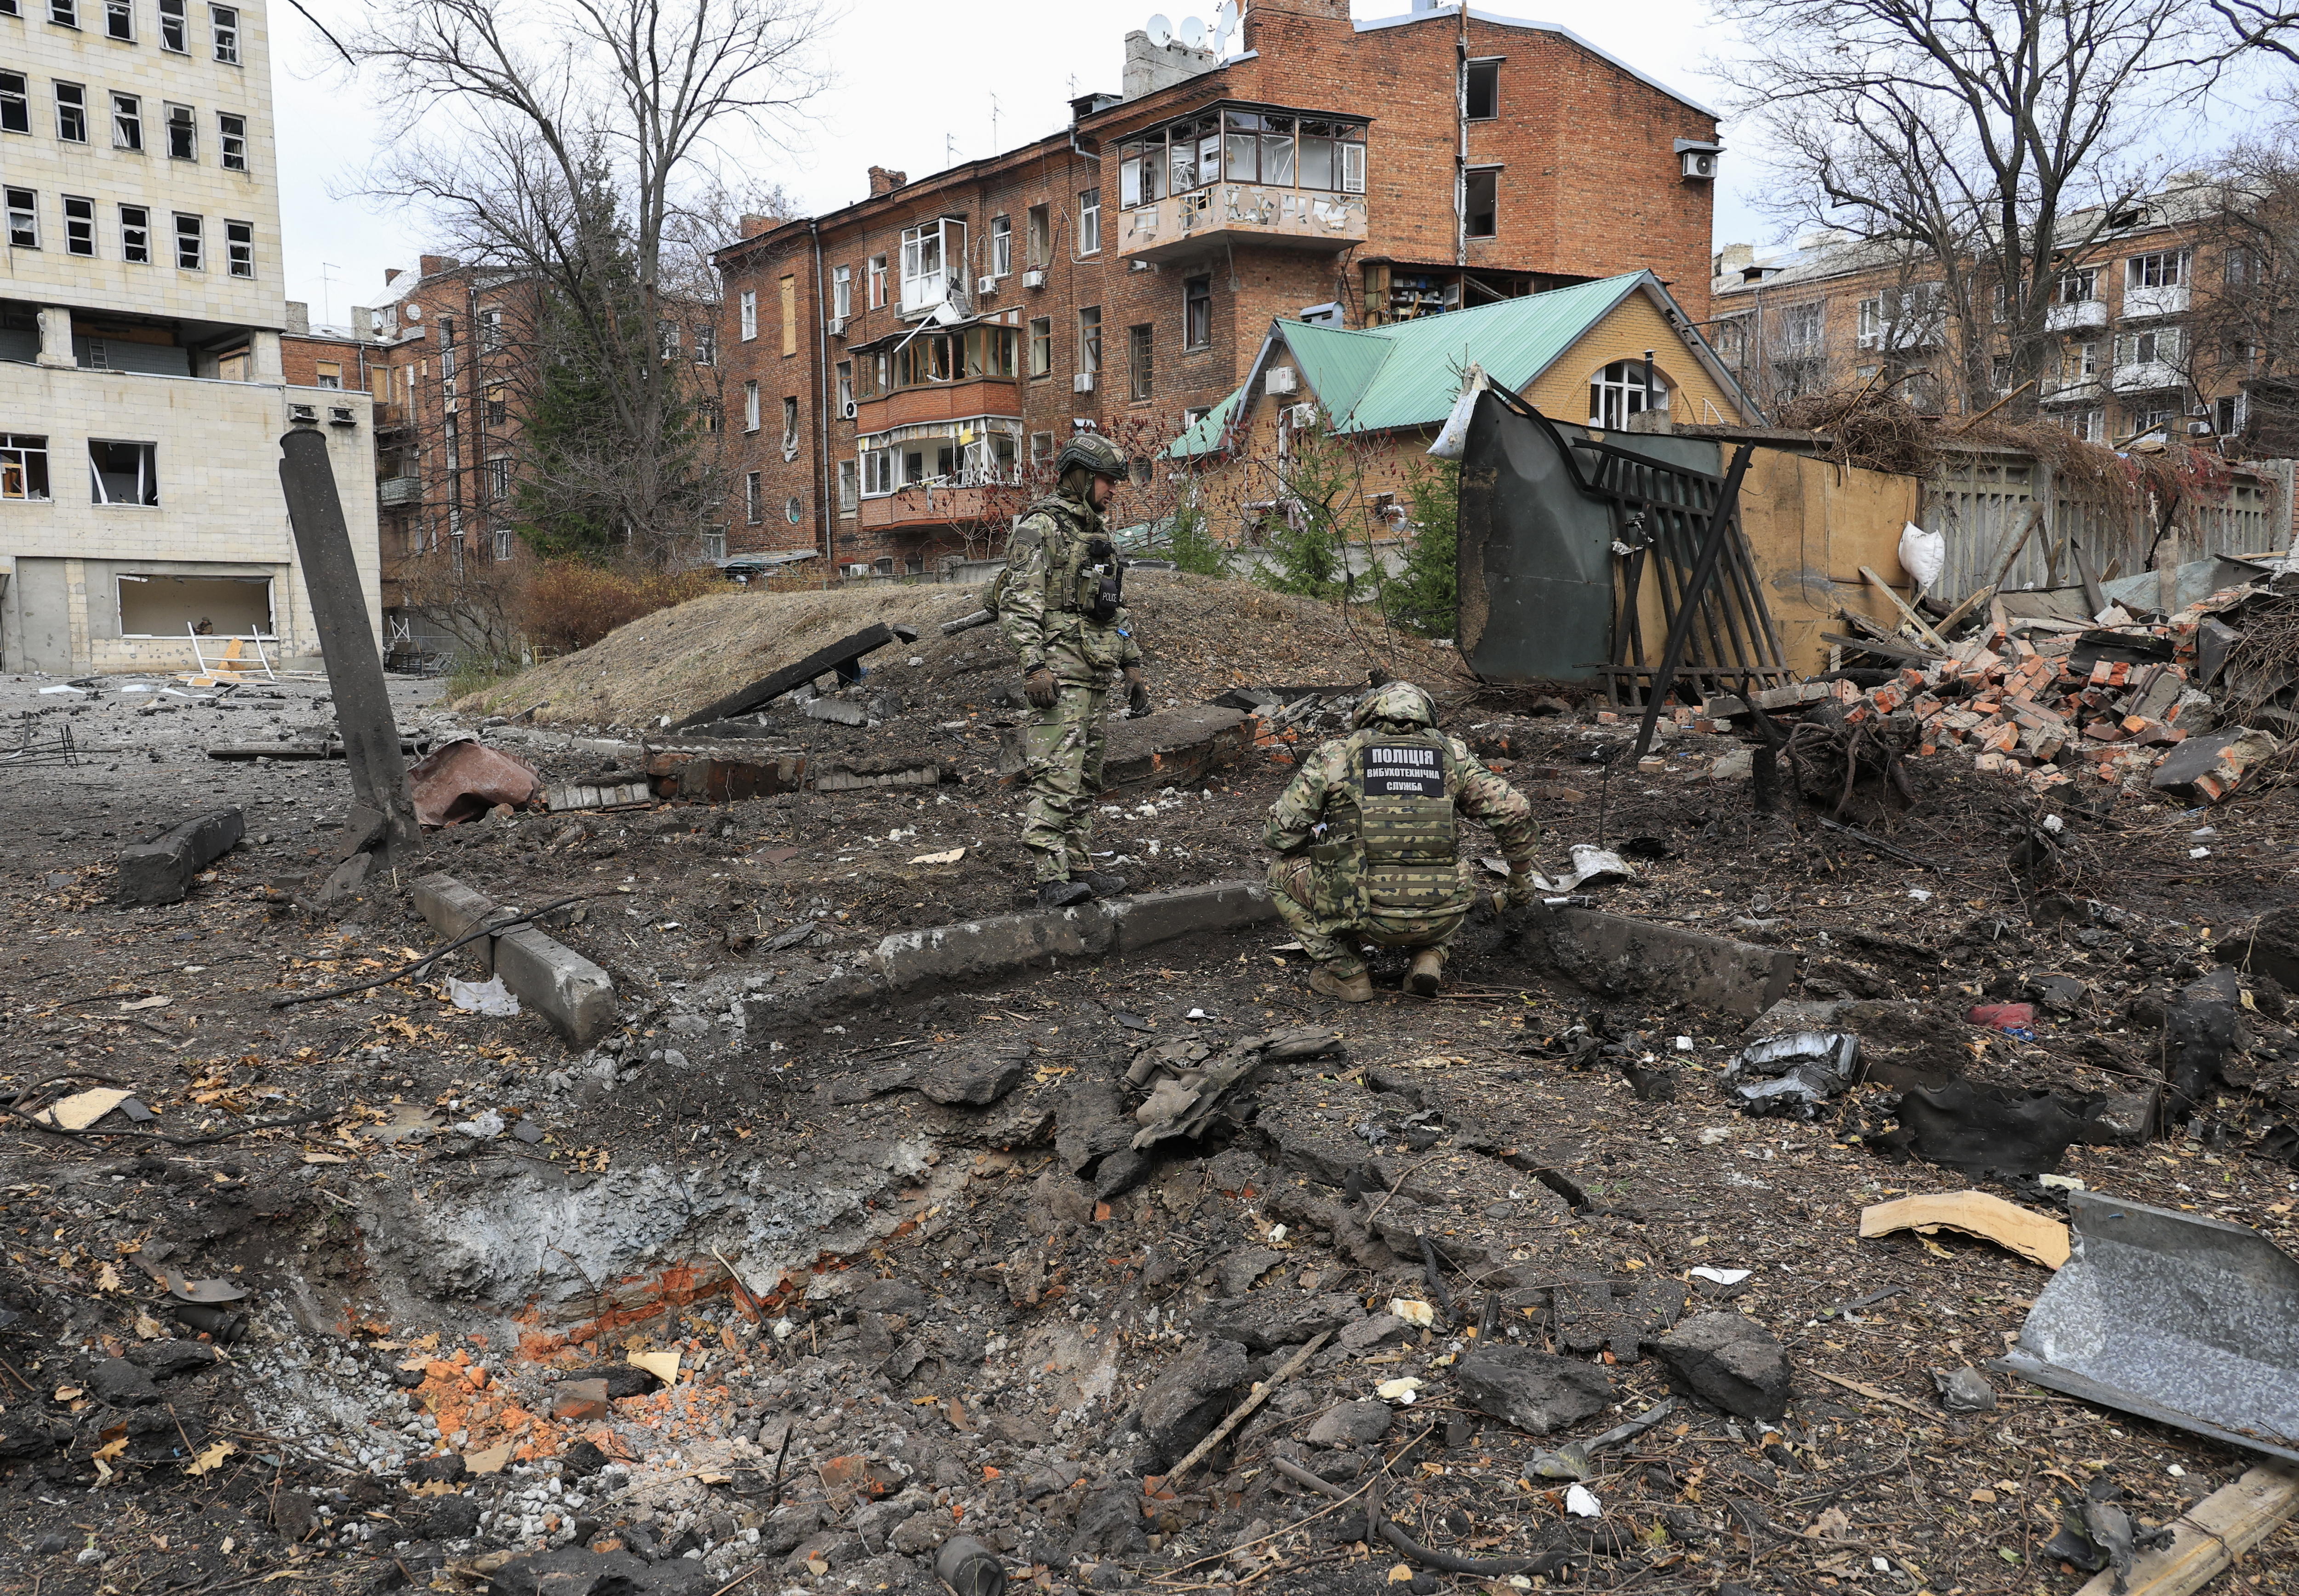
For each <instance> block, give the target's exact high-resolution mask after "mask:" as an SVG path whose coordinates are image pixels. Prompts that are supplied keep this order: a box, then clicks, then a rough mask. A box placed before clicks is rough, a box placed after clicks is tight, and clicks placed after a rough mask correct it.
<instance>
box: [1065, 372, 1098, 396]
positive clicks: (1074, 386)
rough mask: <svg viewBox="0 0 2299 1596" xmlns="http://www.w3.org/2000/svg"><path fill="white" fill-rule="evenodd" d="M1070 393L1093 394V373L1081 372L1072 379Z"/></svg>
mask: <svg viewBox="0 0 2299 1596" xmlns="http://www.w3.org/2000/svg"><path fill="white" fill-rule="evenodd" d="M1070 391H1071V392H1072V393H1092V392H1093V373H1092V372H1091V371H1081V372H1079V373H1078V374H1077V375H1076V376H1074V377H1072V378H1070Z"/></svg>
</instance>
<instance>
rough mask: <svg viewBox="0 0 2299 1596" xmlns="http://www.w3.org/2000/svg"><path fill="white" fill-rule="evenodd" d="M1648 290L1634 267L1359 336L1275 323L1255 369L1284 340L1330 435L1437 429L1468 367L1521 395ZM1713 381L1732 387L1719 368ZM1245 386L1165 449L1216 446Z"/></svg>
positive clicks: (1185, 455) (1179, 455)
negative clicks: (1593, 330)
mask: <svg viewBox="0 0 2299 1596" xmlns="http://www.w3.org/2000/svg"><path fill="white" fill-rule="evenodd" d="M1646 285H1649V286H1650V289H1651V291H1652V292H1654V293H1656V294H1660V295H1661V296H1662V297H1663V298H1664V300H1665V299H1666V297H1667V290H1666V289H1664V288H1663V287H1662V286H1661V285H1660V281H1659V279H1658V278H1656V277H1653V276H1652V274H1651V273H1649V272H1642V271H1635V272H1630V273H1628V274H1626V275H1625V276H1622V277H1603V278H1600V279H1598V281H1596V282H1593V283H1576V284H1574V285H1573V286H1572V287H1570V288H1556V289H1551V290H1550V291H1549V292H1548V293H1546V294H1526V295H1524V296H1523V297H1522V298H1518V299H1510V300H1503V301H1501V302H1499V303H1498V304H1490V305H1481V306H1479V307H1478V308H1477V309H1475V310H1455V311H1451V312H1448V314H1445V315H1442V316H1423V317H1417V318H1415V319H1413V320H1410V321H1398V322H1391V323H1390V324H1388V325H1387V326H1384V327H1365V328H1363V329H1361V330H1357V331H1350V330H1349V329H1347V328H1343V327H1324V326H1320V325H1316V324H1314V323H1309V322H1300V321H1280V322H1278V323H1276V324H1275V325H1274V327H1272V328H1271V329H1270V334H1269V341H1268V342H1267V343H1264V345H1263V346H1262V351H1261V354H1260V356H1259V358H1258V359H1257V360H1256V362H1255V368H1254V371H1255V375H1256V376H1258V375H1259V374H1260V371H1261V369H1262V368H1264V367H1265V366H1266V365H1267V363H1268V360H1269V356H1270V354H1271V352H1272V351H1273V349H1274V346H1275V344H1276V343H1278V342H1279V341H1281V340H1282V342H1283V343H1284V345H1285V347H1286V349H1287V350H1288V351H1291V354H1292V357H1293V363H1294V364H1295V365H1296V366H1297V367H1298V368H1299V369H1300V371H1301V375H1302V376H1303V377H1304V378H1305V379H1306V380H1307V385H1308V390H1309V393H1311V394H1314V395H1315V398H1316V400H1317V402H1318V404H1319V405H1320V406H1321V407H1322V408H1323V409H1324V411H1325V414H1326V415H1327V417H1328V418H1331V423H1332V429H1333V430H1334V431H1335V432H1382V431H1385V430H1387V429H1390V428H1392V427H1406V426H1438V425H1439V424H1440V423H1441V422H1443V421H1444V419H1445V418H1446V417H1447V416H1448V415H1449V414H1451V412H1452V409H1453V402H1454V401H1455V400H1456V399H1457V398H1458V397H1459V396H1460V393H1461V376H1462V374H1463V373H1464V372H1465V371H1466V370H1467V369H1468V368H1469V366H1470V365H1471V363H1472V362H1473V363H1475V364H1476V365H1479V366H1481V367H1483V368H1484V369H1485V375H1486V376H1489V377H1490V378H1491V379H1492V380H1493V382H1494V383H1495V384H1496V385H1499V386H1502V387H1506V388H1507V389H1509V390H1510V391H1511V392H1521V391H1522V390H1523V388H1524V387H1525V385H1527V384H1529V383H1531V381H1532V380H1533V379H1534V378H1535V377H1537V376H1540V374H1541V373H1542V372H1544V371H1546V370H1548V368H1549V367H1550V366H1551V365H1553V364H1555V363H1556V360H1557V359H1558V358H1559V357H1560V356H1562V355H1563V354H1564V352H1565V351H1567V350H1569V349H1571V348H1572V347H1573V345H1574V344H1575V343H1579V342H1580V341H1581V338H1582V337H1583V336H1585V335H1587V334H1588V333H1589V330H1590V329H1591V328H1593V327H1595V326H1596V325H1597V324H1598V322H1599V321H1602V320H1603V319H1604V318H1606V316H1607V315H1609V314H1611V312H1612V311H1613V310H1614V308H1615V307H1616V306H1618V305H1619V304H1620V303H1621V302H1623V300H1625V299H1627V298H1628V297H1629V295H1631V294H1633V293H1635V292H1637V291H1638V289H1639V287H1643V286H1646ZM1718 375H1719V376H1720V377H1721V380H1722V381H1724V382H1725V383H1727V384H1728V385H1729V384H1730V377H1729V376H1722V369H1721V368H1718ZM1250 386H1251V385H1250V383H1249V384H1248V385H1247V387H1245V388H1240V389H1238V390H1237V391H1236V392H1234V393H1231V394H1230V395H1229V397H1228V398H1226V399H1224V400H1223V401H1221V403H1220V404H1218V405H1216V407H1215V408H1214V409H1213V410H1212V411H1211V412H1210V413H1209V414H1208V415H1207V416H1206V417H1205V418H1203V419H1202V420H1200V421H1199V422H1198V424H1197V425H1196V426H1192V427H1191V428H1190V429H1189V430H1188V431H1187V432H1185V433H1183V434H1182V436H1181V437H1180V438H1179V439H1177V440H1175V442H1174V446H1173V449H1172V450H1171V451H1170V452H1171V453H1172V455H1173V456H1174V458H1175V459H1189V458H1191V457H1192V456H1196V455H1200V454H1207V453H1210V452H1212V451H1216V450H1217V449H1219V448H1220V447H1221V446H1222V440H1223V434H1224V432H1225V431H1226V430H1227V429H1228V427H1229V426H1230V425H1231V424H1232V419H1233V418H1235V417H1236V415H1237V414H1238V411H1239V408H1240V404H1241V401H1242V399H1243V398H1244V396H1245V394H1246V393H1247V391H1248V388H1249V387H1250Z"/></svg>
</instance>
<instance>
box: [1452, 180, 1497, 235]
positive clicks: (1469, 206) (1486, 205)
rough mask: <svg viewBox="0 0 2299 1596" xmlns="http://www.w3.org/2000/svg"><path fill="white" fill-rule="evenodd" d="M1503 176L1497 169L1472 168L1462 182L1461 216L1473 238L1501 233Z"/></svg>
mask: <svg viewBox="0 0 2299 1596" xmlns="http://www.w3.org/2000/svg"><path fill="white" fill-rule="evenodd" d="M1500 208H1501V173H1500V168H1498V167H1497V166H1480V167H1474V168H1472V169H1471V170H1470V171H1469V173H1468V174H1467V176H1466V177H1465V178H1463V179H1462V183H1461V214H1462V216H1463V217H1464V218H1465V220H1466V222H1467V225H1468V233H1469V236H1470V237H1472V238H1491V237H1494V236H1497V235H1498V233H1499V232H1500Z"/></svg>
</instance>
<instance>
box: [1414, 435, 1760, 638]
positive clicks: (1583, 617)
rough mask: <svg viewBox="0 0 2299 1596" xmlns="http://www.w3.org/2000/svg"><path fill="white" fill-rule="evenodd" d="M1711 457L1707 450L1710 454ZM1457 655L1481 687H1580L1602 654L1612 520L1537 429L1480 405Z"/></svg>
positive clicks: (1471, 451) (1467, 452) (1466, 505)
mask: <svg viewBox="0 0 2299 1596" xmlns="http://www.w3.org/2000/svg"><path fill="white" fill-rule="evenodd" d="M1710 458H1711V459H1714V445H1713V444H1712V445H1710ZM1461 465H1462V468H1461V500H1460V557H1459V558H1460V566H1459V578H1460V591H1461V619H1462V626H1461V638H1460V644H1461V651H1462V654H1463V656H1464V657H1465V658H1466V659H1467V660H1468V662H1469V666H1470V668H1471V669H1472V670H1473V671H1475V672H1476V673H1477V674H1479V675H1480V676H1482V677H1483V678H1485V679H1486V680H1487V681H1489V682H1537V681H1554V682H1586V681H1590V680H1593V679H1595V678H1596V676H1597V674H1598V670H1599V669H1600V668H1601V667H1602V666H1604V665H1605V663H1606V660H1607V658H1609V657H1610V654H1611V643H1612V623H1613V569H1612V561H1613V553H1612V549H1613V517H1612V509H1611V508H1610V506H1609V505H1607V504H1606V503H1605V502H1604V501H1603V500H1598V499H1593V498H1590V497H1589V496H1587V495H1586V494H1583V493H1582V492H1581V491H1580V490H1579V489H1578V488H1577V487H1575V486H1574V484H1573V473H1572V468H1571V467H1570V466H1569V465H1567V463H1566V462H1565V460H1564V458H1563V457H1562V456H1560V455H1559V454H1558V453H1557V451H1556V444H1555V443H1553V442H1550V440H1549V439H1548V435H1547V434H1545V433H1544V432H1543V431H1542V429H1541V428H1540V427H1539V426H1536V425H1534V424H1533V423H1532V422H1531V421H1528V420H1526V419H1525V418H1523V416H1520V415H1517V414H1516V413H1515V412H1514V411H1513V410H1511V409H1508V408H1507V407H1506V405H1504V404H1503V403H1501V401H1499V400H1498V399H1495V398H1493V397H1492V396H1491V395H1490V393H1487V394H1482V395H1480V396H1479V398H1478V400H1477V406H1476V410H1475V412H1474V414H1473V416H1472V417H1471V418H1470V421H1469V435H1468V440H1467V442H1466V444H1465V448H1464V450H1463V452H1462V462H1461Z"/></svg>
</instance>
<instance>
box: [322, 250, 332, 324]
mask: <svg viewBox="0 0 2299 1596" xmlns="http://www.w3.org/2000/svg"><path fill="white" fill-rule="evenodd" d="M335 269H336V263H335V262H334V261H332V260H322V261H320V326H322V327H325V326H327V325H328V324H329V323H330V322H332V321H334V320H335V316H334V315H333V313H332V312H330V311H329V310H328V287H329V285H331V284H332V283H333V282H334V279H333V278H331V277H328V273H329V272H331V271H333V270H335Z"/></svg>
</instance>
